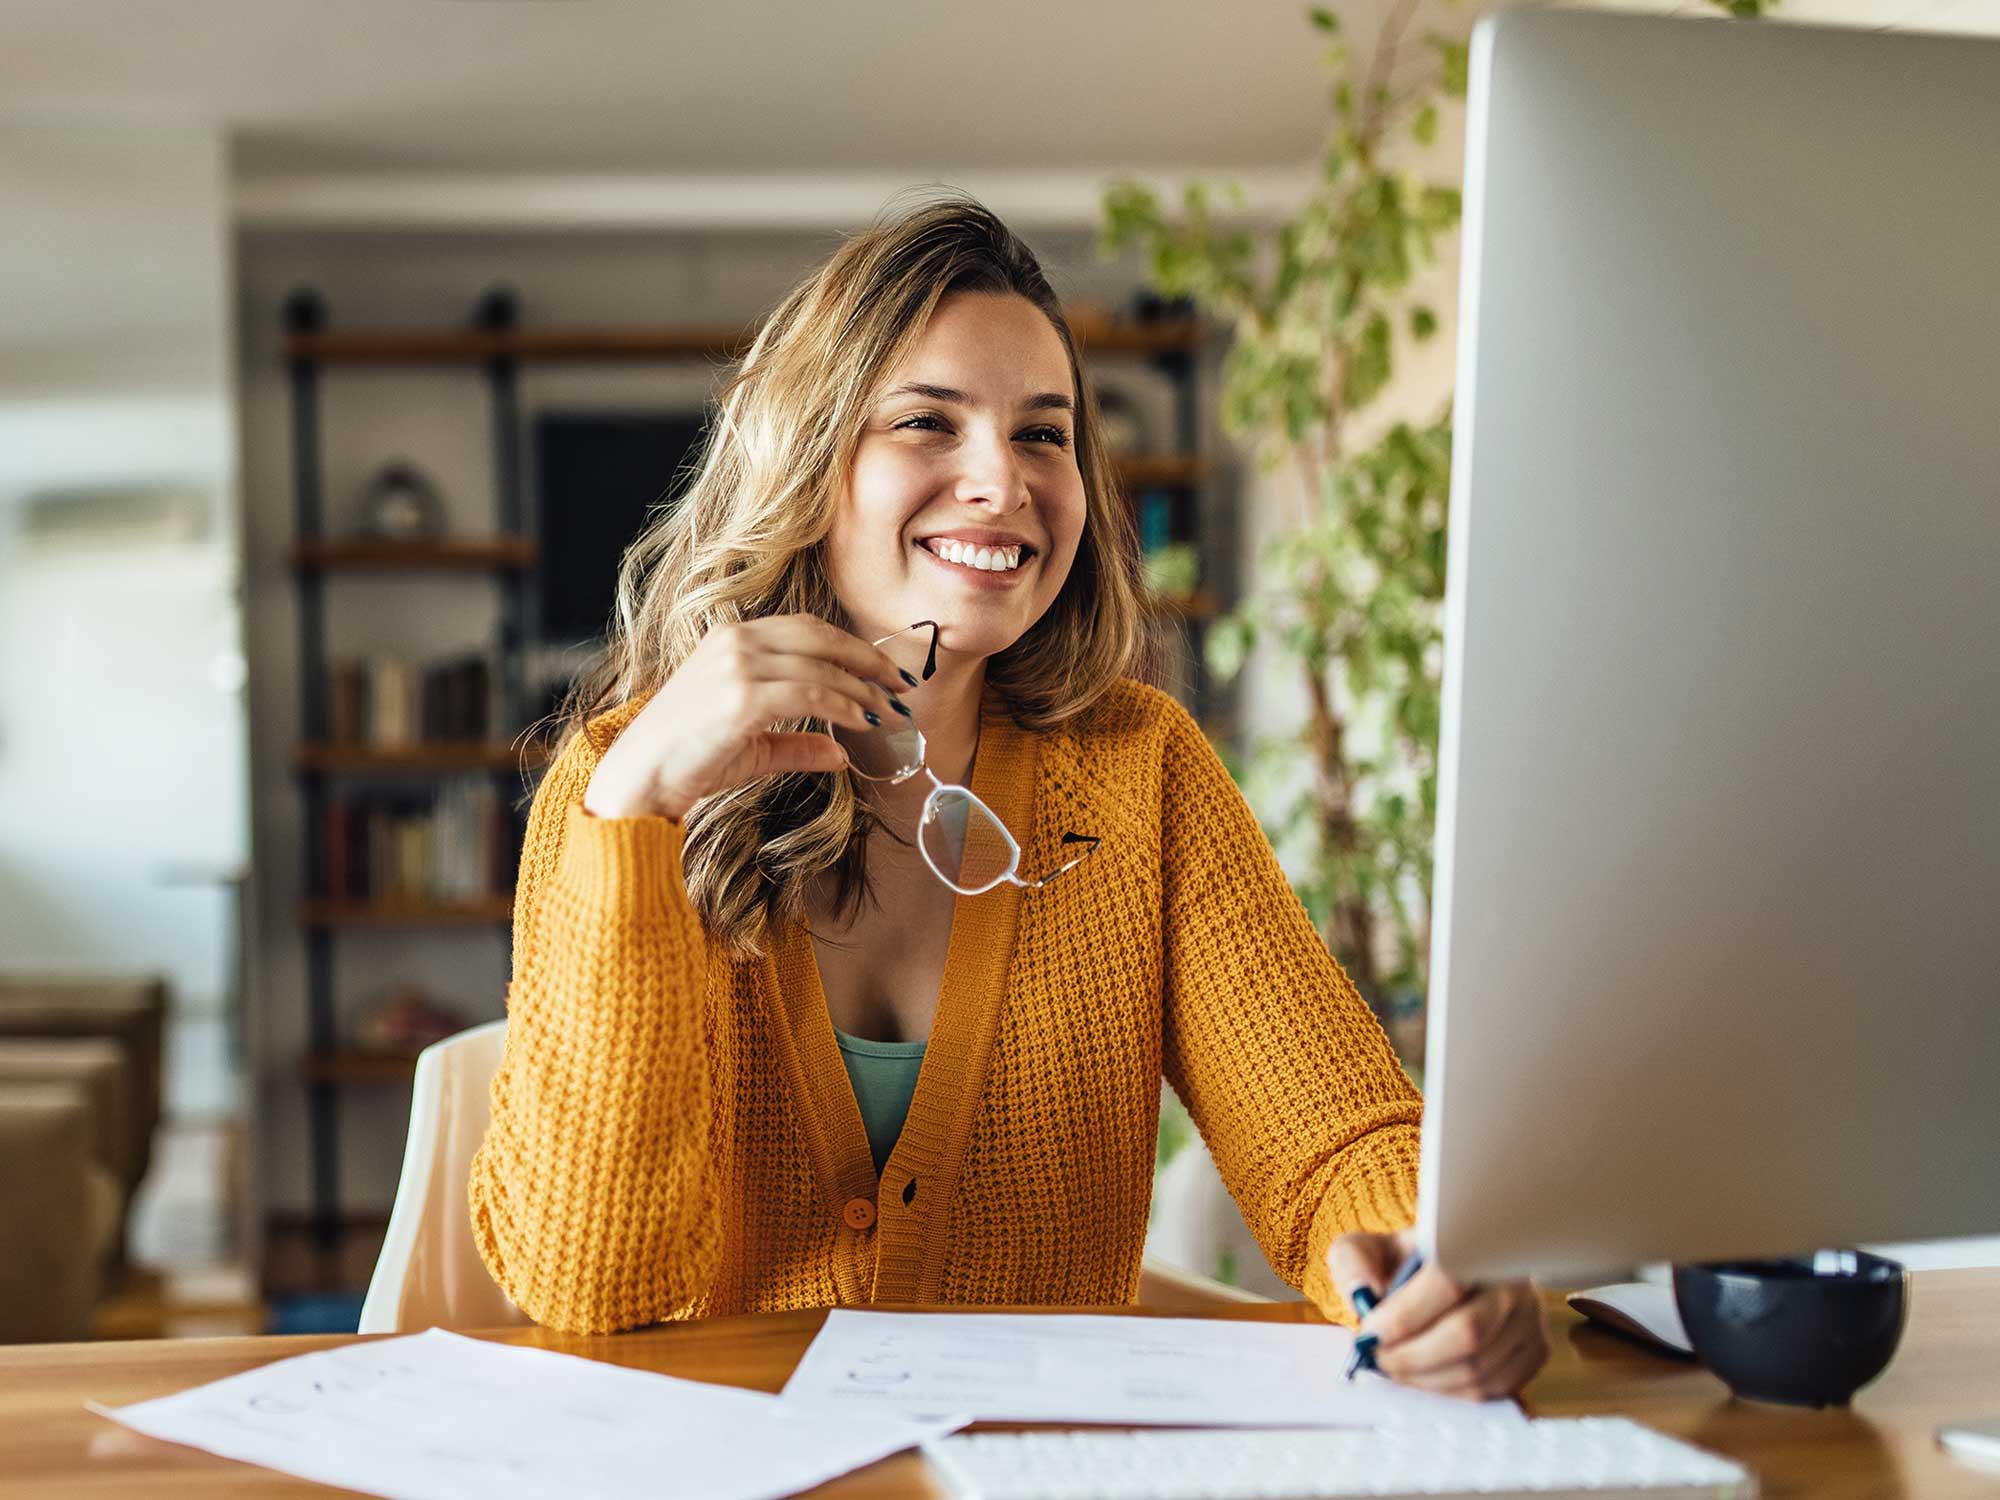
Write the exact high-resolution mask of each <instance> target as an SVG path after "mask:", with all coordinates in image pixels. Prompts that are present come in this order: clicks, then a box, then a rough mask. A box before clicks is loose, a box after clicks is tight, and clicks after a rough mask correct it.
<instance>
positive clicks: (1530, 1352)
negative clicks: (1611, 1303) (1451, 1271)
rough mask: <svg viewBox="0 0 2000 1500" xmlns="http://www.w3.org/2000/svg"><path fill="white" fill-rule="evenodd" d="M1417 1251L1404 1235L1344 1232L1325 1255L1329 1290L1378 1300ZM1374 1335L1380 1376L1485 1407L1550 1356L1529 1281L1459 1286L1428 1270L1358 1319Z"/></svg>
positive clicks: (1514, 1389)
mask: <svg viewBox="0 0 2000 1500" xmlns="http://www.w3.org/2000/svg"><path fill="white" fill-rule="evenodd" d="M1415 1248H1416V1236H1415V1235H1414V1234H1413V1233H1412V1232H1411V1231H1409V1230H1407V1229H1406V1230H1403V1231H1401V1232H1400V1233H1397V1234H1360V1233H1356V1234H1343V1235H1342V1236H1341V1237H1340V1238H1339V1239H1337V1240H1335V1241H1334V1242H1333V1245H1332V1247H1331V1248H1330V1249H1329V1250H1328V1252H1327V1265H1328V1268H1329V1269H1330V1270H1331V1271H1332V1272H1333V1284H1334V1285H1335V1286H1337V1287H1339V1288H1340V1290H1341V1294H1342V1295H1343V1296H1347V1297H1349V1299H1350V1305H1352V1293H1353V1291H1354V1289H1355V1288H1356V1287H1359V1286H1367V1287H1370V1288H1372V1289H1373V1290H1374V1291H1375V1292H1376V1294H1377V1295H1380V1293H1381V1291H1382V1288H1384V1287H1386V1286H1387V1285H1388V1284H1389V1280H1390V1278H1391V1277H1393V1276H1394V1275H1395V1274H1396V1268H1397V1267H1398V1266H1400V1265H1401V1264H1402V1263H1403V1261H1404V1260H1405V1259H1406V1258H1407V1257H1408V1256H1409V1254H1410V1253H1411V1252H1412V1251H1413V1250H1414V1249H1415ZM1361 1326H1362V1328H1363V1330H1365V1331H1367V1332H1371V1333H1373V1334H1375V1336H1376V1338H1377V1339H1378V1340H1379V1342H1378V1343H1377V1345H1376V1348H1375V1363H1376V1365H1377V1366H1378V1367H1379V1368H1380V1369H1381V1371H1382V1373H1383V1374H1385V1375H1387V1376H1389V1377H1390V1379H1392V1380H1396V1381H1400V1382H1401V1383H1402V1384H1404V1385H1408V1386H1415V1387H1416V1388H1417V1389H1419V1390H1426V1391H1436V1392H1438V1393H1439V1394H1441V1395H1446V1396H1461V1397H1464V1398H1465V1399H1467V1400H1472V1401H1485V1400H1490V1399H1491V1398H1493V1397H1495V1396H1511V1395H1513V1394H1515V1393H1516V1392H1517V1391H1519V1390H1520V1389H1521V1388H1522V1387H1523V1386H1525V1385H1526V1384H1527V1383H1528V1382H1529V1381H1530V1380H1532V1379H1533V1378H1534V1376H1535V1372H1536V1371H1538V1370H1539V1369H1541V1367H1542V1364H1543V1362H1544V1361H1546V1360H1547V1359H1548V1357H1549V1331H1548V1325H1547V1323H1546V1321H1545V1320H1544V1319H1543V1317H1542V1298H1541V1293H1540V1292H1538V1291H1537V1290H1536V1289H1535V1284H1534V1283H1533V1282H1531V1281H1495V1282H1490V1283H1485V1284H1482V1285H1478V1286H1460V1285H1459V1284H1458V1283H1457V1282H1456V1281H1453V1280H1452V1279H1451V1277H1449V1276H1447V1275H1446V1274H1445V1273H1444V1271H1443V1270H1441V1269H1440V1268H1439V1267H1437V1266H1434V1265H1428V1264H1427V1265H1425V1266H1424V1267H1423V1268H1422V1269H1421V1270H1419V1271H1418V1272H1417V1274H1416V1275H1414V1276H1412V1277H1411V1278H1410V1279H1409V1280H1408V1281H1407V1282H1405V1283H1404V1284H1403V1285H1402V1286H1401V1287H1399V1288H1397V1290H1396V1293H1395V1295H1394V1296H1392V1297H1390V1298H1388V1299H1387V1300H1386V1301H1384V1302H1383V1303H1381V1305H1379V1306H1378V1307H1377V1308H1376V1309H1375V1311H1373V1312H1372V1313H1370V1314H1369V1315H1368V1316H1367V1317H1366V1318H1364V1319H1363V1320H1362V1323H1361Z"/></svg>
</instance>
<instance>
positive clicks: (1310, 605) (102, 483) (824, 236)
mask: <svg viewBox="0 0 2000 1500" xmlns="http://www.w3.org/2000/svg"><path fill="white" fill-rule="evenodd" d="M1643 8H1648V9H1656V10H1674V9H1678V10H1680V11H1682V12H1685V13H1688V14H1691V15H1692V14H1697V13H1699V14H1704V15H1710V16H1713V17H1714V18H1715V24H1765V22H1763V21H1760V20H1759V19H1758V15H1757V13H1758V12H1759V11H1762V10H1764V9H1766V7H1765V6H1764V5H1762V4H1759V3H1757V0H1733V3H1731V4H1728V5H1716V4H1707V3H1701V0H1685V3H1681V4H1678V5H1676V4H1675V3H1673V0H1662V3H1660V4H1657V5H1648V6H1645V7H1643ZM1729 12H1734V13H1735V14H1734V15H1733V16H1732V15H1730V14H1728V13H1729ZM1478 14H1479V7H1478V6H1477V5H1476V4H1473V3H1471V0H1464V3H1461V4H1457V5H1451V4H1445V3H1442V0H1341V3H1338V4H1335V5H1334V6H1332V7H1330V8H1310V9H1309V8H1307V7H1305V6H1302V5H1299V4H1296V3H1292V0H1283V3H1278V0H1271V3H1264V0H1258V3H1251V4H1241V3H1237V4H1229V5H1222V4H1198V3H1186V0H1182V3H1177V4H1174V5H1171V6H1163V5H1160V4H1156V3H1149V0H1100V3H1087V4H1084V5H1081V6H1073V7H1068V8H1065V9H1063V10H1060V11H1056V12H1048V13H1040V12H1001V11H999V10H996V9H993V8H989V7H975V6H969V5H959V6H943V7H936V6H920V5H915V4H907V3H900V0H862V3H858V4H851V5H838V6H830V5H819V4H811V3H807V0H745V3H740V4H734V5H729V6H696V5H691V4H658V3H642V0H344V3H342V4H339V5H321V4H307V3H302V0H186V3H184V4H181V5H178V6H172V7H165V6H157V5H150V4H143V3H138V0H61V3H58V0H0V1205H4V1209H5V1212H4V1213H0V1340H52V1339H73V1338H87V1337H147V1336H162V1335H189V1334H202V1333H211V1332H212V1333H225V1332H257V1331H264V1330H267V1329H268V1330H273V1331H287V1330H305V1329H321V1328H324V1329H338V1328H348V1329H351V1328H353V1326H354V1322H355V1317H356V1314H357V1310H358V1307H359V1302H360V1294H361V1292H362V1291H363V1289H364V1288H365V1286H366V1284H367V1278H368V1274H369V1271H370V1269H371V1267H372V1265H373V1263H374V1258H375V1254H376V1252H377V1250H378V1248H379V1246H380V1243H381V1239H382V1234H383V1229H384V1225H385V1222H386V1216H387V1211H388V1207H389V1204H390V1201H391V1199H392V1198H393V1196H394V1194H395V1189H396V1183H397V1177H398V1172H399V1170H400V1168H401V1164H402V1153H403V1146H404V1135H405V1126H406V1122H407V1117H408V1110H409V1089H410V1080H411V1076H412V1059H413V1058H414V1056H415V1054H416V1052H417V1051H418V1050H420V1049H421V1048H422V1047H423V1046H424V1045H425V1044H426V1043H428V1042H430V1041H432V1040H435V1039H437V1038H439V1037H441V1036H444V1035H447V1034H449V1033H451V1032H454V1031H457V1030H460V1029H462V1028H464V1027H466V1026H470V1025H473V1024H476V1023H479V1022H483V1021H489V1020H494V1019H498V1018H500V1017H501V1016H502V1015H503V1014H504V1004H503V997H504V995H505V991H506V986H507V980H508V943H507V935H508V925H507V924H508V915H509V890H510V887H511V884H512V878H513V874H512V860H513V857H514V854H515V849H516V840H517V838H518V836H519V830H520V825H521V818H522V816H523V812H524V809H525V805H526V803H525V799H526V797H527V796H528V794H529V793H530V792H531V791H532V787H533V781H534V775H535V771H536V767H537V763H538V760H537V753H536V741H535V740H534V738H533V737H532V736H531V735H529V734H528V733H527V731H529V730H531V729H532V727H533V726H534V725H535V724H536V723H537V721H538V720H540V719H541V718H542V717H543V716H544V715H546V714H547V713H548V712H549V710H550V708H551V707H552V705H553V704H554V702H555V700H556V697H557V695H558V694H559V693H560V692H561V691H562V689H563V688H564V686H565V684H566V683H567V682H568V681H569V679H570V677H571V675H572V674H573V673H574V672H575V671H576V670H577V669H578V667H579V666H580V665H581V664H582V663H583V662H584V661H585V660H586V659H587V658H588V656H589V653H590V651H591V650H592V644H593V642H594V641H595V640H596V639H597V638H598V637H599V635H600V633H601V631H602V629H603V626H604V622H605V620H606V617H607V613H608V611H609V609H610V604H611V584H612V575H613V570H614V569H615V566H616V563H617V559H618V556H619V553H620V551H621V550H622V548H623V546H624V544H625V543H626V542H627V541H628V540H629V539H630V537H631V536H632V535H633V533H634V532H635V531H636V529H637V528H638V527H639V526H640V524H641V523H642V521H643V519H644V518H645V516H646V515H647V514H648V512H649V511H650V510H651V509H652V507H654V506H656V505H659V504H671V503H672V499H673V496H674V494H675V491H676V483H677V474H678V473H679V471H680V470H681V467H682V465H683V464H684V462H685V461H686V460H687V458H688V457H689V455H690V453H691V451H693V449H694V446H695V445H696V444H698V442H699V439H700V435H701V431H702V425H703V421H704V404H705V402H706V401H707V400H708V398H709V396H710V394H711V392H712V391H713V389H714V387H715V382H716V378H717V374H718V372H719V371H720V370H721V369H722V368H723V367H724V365H725V364H726V362H727V360H728V359H729V358H730V356H731V354H732V352H734V351H735V350H737V349H739V348H740V347H741V345H742V343H743V341H744V339H745V336H746V334H747V332H748V331H749V330H751V329H753V328H754V326H755V324H756V322H757V319H758V318H759V316H760V315H761V314H762V313H764V312H765V311H766V310H767V309H768V308H770V307H771V306H772V305H773V303H774V302H775V301H776V300H777V299H778V297H779V296H780V295H781V294H782V293H783V292H784V291H785V290H786V289H787V288H788V287H789V286H790V285H791V284H792V283H793V282H794V281H795V280H797V279H798V278H799V277H800V276H801V275H802V274H803V273H804V272H806V271H807V270H808V269H809V268H810V267H812V266H813V265H815V264H816V263H817V262H819V261H820V260H823V259H824V258H825V257H826V256H827V254H828V253H829V252H830V251H831V249H832V248H833V246H834V245H835V243H836V242H837V240H838V238H839V236H840V235H842V234H843V233H844V232H846V231H849V230H852V229H854V228H857V227H859V226H861V225H863V224H866V223H867V222H869V221H870V220H871V219H873V218H874V217H875V216H876V215H877V214H878V213H880V212H881V211H882V210H883V209H884V208H885V207H887V206H889V205H890V203H891V200H892V199H894V198H895V197H896V195H897V194H898V193H900V192H904V191H906V190H909V189H913V188H922V187H924V186H926V185H931V186H935V185H940V184H943V185H950V186H952V187H956V188H960V189H964V190H966V191H969V192H971V193H972V194H974V195H975V196H977V197H979V198H981V199H983V200H984V201H985V202H986V203H987V204H988V205H989V206H991V207H992V208H994V209H995V210H996V211H997V212H998V213H1000V214H1001V215H1002V216H1003V217H1004V218H1006V219H1007V220H1008V221H1009V222H1010V224H1012V225H1013V227H1014V228H1016V229H1017V230H1019V231H1020V232H1022V233H1023V235H1024V236H1025V237H1026V238H1027V239H1028V240H1029V241H1030V243H1031V244H1032V245H1033V246H1034V247H1035V249H1036V250H1037V252H1038V253H1039V254H1040V255H1041V257H1042V258H1043V262H1044V265H1045V267H1046V268H1047V269H1048V271H1049V272H1050V275H1051V279H1052V280H1053V281H1054V283H1055V285H1056V287H1057V290H1058V291H1059V292H1060V293H1061V294H1062V296H1063V297H1064V299H1065V301H1066V302H1067V303H1068V305H1069V307H1070V309H1071V313H1072V317H1073V319H1074V321H1075V323H1076V326H1077V329H1078V333H1079V335H1080V338H1081V340H1082V343H1083V352H1084V358H1085V361H1086V364H1087V367H1088V370H1089V373H1090V377H1091V379H1092V381H1093V383H1094V384H1095V387H1096V393H1097V397H1098V400H1099V402H1100V403H1101V405H1102V407H1103V409H1104V412H1105V415H1106V419H1107V428H1108V430H1109V432H1110V434H1111V436H1112V439H1113V442H1114V444H1115V446H1116V449H1117V453H1118V466H1119V471H1120V475H1121V480H1122V483H1123V485H1124V488H1125V491H1126V493H1127V495H1128V497H1129V499H1130V502H1131V504H1132V506H1133V509H1134V514H1135V516H1136V519H1137V530H1138V534H1139V538H1140V542H1141V546H1142V550H1143V554H1144V556H1143V565H1144V568H1145V572H1146V577H1147V581H1148V585H1149V589H1150V596H1151V599H1152V620H1151V624H1150V626H1149V643H1148V647H1149V649H1148V660H1147V664H1146V671H1147V675H1149V676H1150V677H1151V678H1152V679H1153V680H1154V681H1156V682H1158V683H1159V684H1160V685H1162V686H1163V687H1165V688H1166V689H1167V690H1168V691H1170V692H1173V693H1175V694H1176V695H1177V696H1179V697H1180V698H1181V699H1182V700H1183V701H1184V702H1186V703H1187V704H1188V705H1189V706H1190V708H1192V709H1193V711H1194V712H1195V713H1196V715H1197V716H1198V717H1199V718H1200V720H1201V722H1202V723H1203V724H1204V726H1205V727H1206V728H1207V730H1208V732H1209V733H1210V735H1211V737H1212V738H1213V740H1214V741H1215V743H1216V745H1217V747H1218V749H1219V750H1221V751H1222V753H1223V754H1224V757H1225V759H1226V760H1227V761H1228V763H1229V764H1230V766H1231V769H1232V771H1234V772H1235V773H1237V774H1238V776H1239V777H1240V779H1241V780H1242V781H1243V783H1244V785H1245V788H1246V791H1247V792H1248V793H1249V794H1250V796H1251V799H1252V801H1253V804H1254V805H1255V806H1256V807H1257V809H1258V812H1259V814H1260V816H1262V817H1263V818H1264V820H1265V823H1266V826H1267V828H1268V829H1269V831H1270V833H1271V835H1272V838H1273V841H1274V843H1276V844H1277V846H1278V847H1279V850H1280V853H1281V857H1282V858H1283V859H1284V861H1285V864H1286V868H1287V870H1288V872H1290V873H1291V874H1292V876H1293V878H1294V881H1295V884H1296V886H1297V888H1298V891H1299V894H1300V896H1301V898H1302V899H1303V900H1304V901H1305V903H1306V905H1307V908H1308V910H1309V911H1310V912H1311V914H1312V916H1313V919H1314V920H1315V922H1316V923H1317V924H1318V925H1319V927H1320V929H1321V931H1322V932H1323V933H1324V934H1325V936H1326V937H1327V940H1328V942H1329V944H1330V946H1332V947H1333V949H1334V950H1335V952H1336V953H1337V954H1338V955H1339V956H1340V958H1341V959H1342V960H1343V962H1344V963H1345V964H1346V965H1347V967H1348V969H1349V971H1350V972H1351V973H1352V974H1353V975H1354V977H1355V978H1356V980H1357V982H1358V983H1359V985H1360V986H1361V988H1362V991H1363V993H1364V995H1365V996H1366V998H1367V999H1368V1001H1369V1002H1370V1004H1371V1005H1372V1006H1374V1008H1375V1009H1376V1012H1377V1014H1378V1015H1379V1016H1380V1017H1381V1018H1382V1020H1383V1022H1384V1024H1385V1025H1386V1026H1387V1028H1388V1029H1389V1032H1390V1034H1391V1037H1392V1039H1393V1040H1394V1041H1395V1043H1396V1045H1397V1047H1398V1050H1399V1052H1400V1053H1401V1054H1402V1056H1403V1058H1404V1060H1405V1063H1406V1066H1407V1067H1408V1068H1409V1069H1410V1071H1411V1072H1412V1074H1413V1076H1416V1077H1417V1078H1418V1079H1419V1081H1421V1075H1422V1038H1423V1028H1422V1017H1423V994H1424V964H1425V961H1426V957H1427V945H1428V893H1429V857H1430V856H1429V839H1430V822H1431V812H1432V805H1433V802H1434V787H1435V779H1434V772H1433V769H1432V757H1433V754H1434V748H1435V736H1436V716H1437V673H1438V668H1439V650H1438V621H1437V604H1438V601H1439V598H1440V596H1441V590H1442V584H1443V555H1444V554H1443V535H1444V515H1445V500H1446V493H1447V476H1448V472H1449V454H1450V425H1449V421H1450V397H1451V389H1450V386H1451V375H1452V354H1453V339H1452V334H1453V328H1454V316H1453V310H1454V301H1455V287H1456V227H1457V221H1458V211H1459V207H1458V193H1457V186H1458V182H1459V177H1460V168H1461V160H1462V138H1463V111H1462V107H1461V97H1462V92H1463V85H1464V69H1465V52H1464V46H1465V37H1466V35H1467V33H1468V31H1469V29H1470V27H1471V25H1472V23H1473V22H1474V21H1475V20H1476V19H1477V16H1478ZM1779 14H1780V15H1781V16H1782V17H1786V18H1794V17H1795V18H1797V19H1806V20H1826V21H1831V22H1834V23H1837V24H1851V25H1865V26H1901V27H1911V28H1931V27H1934V28H1937V29H1945V30H1960V31H1965V30H1989V31H2000V6H1996V5H1993V4H1991V3H1989V0H1782V9H1781V11H1780V12H1779ZM1746 128H1754V122H1746ZM1160 1158H1161V1162H1162V1168H1161V1172H1162V1176H1161V1182H1160V1187H1159V1191H1158V1193H1157V1195H1156V1205H1155V1221H1156V1222H1155V1227H1154V1244H1153V1245H1152V1246H1151V1249H1152V1251H1153V1253H1154V1254H1156V1255H1157V1256H1159V1257H1161V1258H1163V1259H1165V1260H1167V1261H1170V1262H1174V1263H1177V1264H1180V1265H1184V1266H1187V1267H1189V1268H1191V1269H1194V1270H1198V1271H1200V1272H1202V1273H1204V1274H1207V1275H1211V1276H1220V1277H1221V1278H1222V1279H1225V1280H1229V1281H1234V1282H1238V1283H1239V1284H1242V1285H1245V1286H1248V1287H1253V1288H1258V1289H1262V1290H1275V1289H1276V1286H1277V1284H1276V1282H1275V1279H1274V1278H1273V1277H1272V1276H1271V1274H1270V1272H1269V1271H1268V1269H1267V1268H1266V1267H1265V1266H1264V1264H1263V1262H1262V1260H1261V1257H1260V1256H1259V1255H1258V1253H1257V1251H1256V1248H1255V1246H1254V1243H1253V1242H1252V1241H1251V1240H1250V1239H1249V1237H1248V1235H1247V1232H1245V1231H1244V1230H1243V1229H1242V1226H1241V1223H1240V1220H1237V1219H1236V1218H1235V1216H1234V1213H1233V1210H1232V1209H1231V1207H1230V1205H1229V1203H1228V1200H1227V1197H1226V1195H1225V1194H1223V1192H1222V1190H1221V1188H1220V1185H1219V1182H1217V1180H1216V1179H1215V1178H1214V1175H1213V1172H1212V1170H1209V1169H1207V1168H1206V1164H1205V1161H1204V1159H1203V1157H1202V1153H1201V1152H1200V1149H1199V1146H1198V1143H1194V1142H1193V1141H1192V1131H1191V1128H1190V1127H1189V1126H1188V1125H1187V1124H1186V1121H1185V1117H1184V1116H1182V1115H1180V1114H1179V1113H1178V1111H1177V1110H1176V1109H1175V1108H1174V1107H1173V1106H1172V1105H1171V1101H1169V1105H1168V1108H1167V1110H1166V1112H1165V1113H1164V1114H1163V1119H1162V1127H1161V1148H1160Z"/></svg>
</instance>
